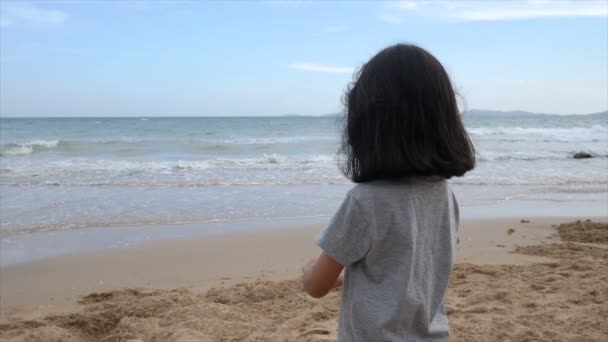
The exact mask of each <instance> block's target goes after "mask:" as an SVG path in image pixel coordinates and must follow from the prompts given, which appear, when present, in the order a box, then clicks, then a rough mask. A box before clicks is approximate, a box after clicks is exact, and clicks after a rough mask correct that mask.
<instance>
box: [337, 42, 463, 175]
mask: <svg viewBox="0 0 608 342" xmlns="http://www.w3.org/2000/svg"><path fill="white" fill-rule="evenodd" d="M344 102H345V106H346V117H345V127H344V132H343V142H342V149H341V152H342V153H343V154H344V157H345V159H344V161H343V164H342V165H341V169H342V172H343V173H344V175H346V176H347V177H349V178H350V179H352V180H353V181H354V182H357V183H359V182H367V181H372V180H376V179H397V178H403V177H414V176H441V177H445V178H450V177H452V176H462V175H464V174H465V172H467V171H469V170H471V169H473V167H474V166H475V150H474V148H473V144H472V143H471V141H470V139H469V137H468V135H467V132H466V131H465V129H464V126H463V124H462V121H461V119H460V114H459V112H458V106H457V103H456V95H455V93H454V90H453V88H452V84H451V83H450V79H449V77H448V74H447V73H446V71H445V69H444V68H443V66H442V65H441V63H439V61H438V60H437V59H436V58H435V57H433V55H431V54H430V53H429V52H427V51H426V50H424V49H422V48H420V47H418V46H415V45H405V44H398V45H393V46H389V47H387V48H385V49H384V50H382V51H380V52H379V53H378V54H377V55H376V56H374V57H373V58H372V59H371V60H369V61H368V62H367V63H366V64H365V65H364V66H363V67H362V68H361V70H360V71H359V73H358V77H357V80H356V81H355V82H354V83H353V84H352V85H351V86H350V87H349V89H348V90H347V92H346V95H345V98H344Z"/></svg>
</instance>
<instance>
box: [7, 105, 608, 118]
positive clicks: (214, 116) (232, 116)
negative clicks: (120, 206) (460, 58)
mask: <svg viewBox="0 0 608 342" xmlns="http://www.w3.org/2000/svg"><path fill="white" fill-rule="evenodd" d="M474 111H481V112H484V111H485V112H498V113H517V112H519V113H526V114H533V115H556V116H573V115H577V116H584V115H594V114H603V113H608V108H606V109H604V110H601V111H597V112H585V113H568V114H557V113H541V112H531V111H527V110H522V109H510V110H500V109H478V108H472V109H467V110H465V111H462V112H460V114H465V113H468V112H474ZM340 114H341V113H340V112H335V113H325V114H279V115H171V116H167V115H124V116H123V115H108V116H98V115H94V116H70V115H66V116H43V115H40V116H38V115H33V116H10V115H9V116H6V115H0V119H87V118H90V119H95V118H98V119H99V118H112V119H117V118H118V119H120V118H124V119H145V118H282V117H319V118H322V117H332V116H339V115H340Z"/></svg>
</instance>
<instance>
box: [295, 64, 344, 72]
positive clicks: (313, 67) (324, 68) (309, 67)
mask: <svg viewBox="0 0 608 342" xmlns="http://www.w3.org/2000/svg"><path fill="white" fill-rule="evenodd" d="M289 67H290V68H292V69H296V70H301V71H312V72H325V73H333V74H352V73H353V71H355V68H351V67H338V66H331V65H321V64H310V63H293V64H290V65H289Z"/></svg>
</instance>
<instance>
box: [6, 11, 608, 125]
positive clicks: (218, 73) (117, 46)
mask: <svg viewBox="0 0 608 342" xmlns="http://www.w3.org/2000/svg"><path fill="white" fill-rule="evenodd" d="M396 42H413V43H416V44H419V45H421V46H423V47H425V48H427V49H428V50H430V51H431V52H432V53H434V54H435V55H436V56H437V57H438V58H439V59H440V60H441V61H442V62H443V64H444V65H445V67H446V68H447V69H448V71H449V73H450V75H451V77H452V79H453V83H454V85H455V87H456V89H457V90H458V91H459V93H460V94H461V95H462V97H463V101H462V102H463V103H462V106H463V108H464V107H466V108H469V109H472V108H484V109H498V110H515V109H519V110H528V111H533V112H544V113H559V114H570V113H590V112H598V111H603V110H606V109H608V65H607V64H608V62H607V61H608V1H489V2H488V1H486V2H483V1H401V2H322V3H321V2H271V1H257V2H243V1H239V2H193V1H173V2H168V1H150V2H144V1H122V2H121V1H53V0H47V1H38V2H36V1H29V2H24V1H10V0H2V1H0V115H2V116H157V115H162V116H190V115H197V116H200V115H202V116H234V115H247V116H249V115H282V114H307V115H317V114H325V113H331V112H337V111H339V110H340V109H341V102H340V98H341V95H342V93H343V90H344V88H345V86H346V85H347V83H348V82H350V81H351V80H352V77H353V71H354V70H356V69H357V67H359V66H360V65H361V64H362V63H364V62H365V61H366V60H367V59H369V58H370V57H371V56H372V55H373V54H374V53H375V52H377V51H378V50H379V49H381V48H382V47H384V46H387V45H389V44H393V43H396Z"/></svg>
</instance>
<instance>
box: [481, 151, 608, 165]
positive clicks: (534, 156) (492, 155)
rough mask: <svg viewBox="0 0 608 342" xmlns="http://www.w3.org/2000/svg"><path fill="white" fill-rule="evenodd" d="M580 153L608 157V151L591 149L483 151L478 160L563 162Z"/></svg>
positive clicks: (594, 156) (595, 156)
mask: <svg viewBox="0 0 608 342" xmlns="http://www.w3.org/2000/svg"><path fill="white" fill-rule="evenodd" d="M578 152H585V153H589V154H590V155H591V156H592V157H593V158H606V157H608V150H605V151H594V150H589V149H583V150H576V151H525V152H522V151H509V152H498V151H482V152H479V153H478V160H479V161H482V162H497V161H509V160H525V161H536V160H563V159H572V158H573V157H574V155H575V154H576V153H578Z"/></svg>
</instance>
